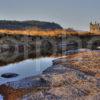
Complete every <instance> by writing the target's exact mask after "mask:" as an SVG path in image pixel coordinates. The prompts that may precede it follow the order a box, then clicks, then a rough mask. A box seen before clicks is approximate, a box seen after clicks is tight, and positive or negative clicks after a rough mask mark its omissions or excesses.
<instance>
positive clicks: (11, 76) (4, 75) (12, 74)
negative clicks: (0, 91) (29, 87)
mask: <svg viewBox="0 0 100 100" xmlns="http://www.w3.org/2000/svg"><path fill="white" fill-rule="evenodd" d="M17 76H18V74H16V73H4V74H2V75H1V77H3V78H13V77H17Z"/></svg>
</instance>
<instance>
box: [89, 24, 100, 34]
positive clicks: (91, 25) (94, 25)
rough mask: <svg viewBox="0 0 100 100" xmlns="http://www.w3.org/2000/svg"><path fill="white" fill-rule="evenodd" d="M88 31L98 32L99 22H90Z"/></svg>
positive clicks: (99, 28)
mask: <svg viewBox="0 0 100 100" xmlns="http://www.w3.org/2000/svg"><path fill="white" fill-rule="evenodd" d="M90 32H91V33H100V23H97V22H95V23H92V22H91V23H90Z"/></svg>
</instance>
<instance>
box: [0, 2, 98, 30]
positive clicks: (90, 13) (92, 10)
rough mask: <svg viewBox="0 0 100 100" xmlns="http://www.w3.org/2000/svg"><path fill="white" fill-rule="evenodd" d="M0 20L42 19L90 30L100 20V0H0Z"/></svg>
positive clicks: (64, 25) (66, 26)
mask: <svg viewBox="0 0 100 100" xmlns="http://www.w3.org/2000/svg"><path fill="white" fill-rule="evenodd" d="M0 20H40V21H50V22H56V23H58V24H60V25H61V26H62V27H64V28H68V27H70V28H74V29H76V30H86V31H88V30H89V23H90V22H91V21H98V22H100V0H0Z"/></svg>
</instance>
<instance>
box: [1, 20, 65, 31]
mask: <svg viewBox="0 0 100 100" xmlns="http://www.w3.org/2000/svg"><path fill="white" fill-rule="evenodd" d="M30 28H39V29H63V28H62V27H61V26H60V25H59V24H57V23H54V22H45V21H36V20H28V21H9V20H0V29H13V30H16V29H30Z"/></svg>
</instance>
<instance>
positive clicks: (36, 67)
mask: <svg viewBox="0 0 100 100" xmlns="http://www.w3.org/2000/svg"><path fill="white" fill-rule="evenodd" d="M54 59H55V58H53V57H40V58H36V59H28V60H24V61H21V62H19V63H15V64H8V65H6V66H2V67H0V76H1V75H2V74H4V73H16V74H19V76H17V77H15V78H9V79H8V78H2V77H0V84H3V83H6V82H10V81H16V80H20V79H22V78H25V77H29V76H35V75H39V74H41V73H42V72H43V71H44V70H45V69H47V68H48V67H50V66H51V65H52V60H54Z"/></svg>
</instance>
